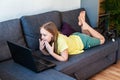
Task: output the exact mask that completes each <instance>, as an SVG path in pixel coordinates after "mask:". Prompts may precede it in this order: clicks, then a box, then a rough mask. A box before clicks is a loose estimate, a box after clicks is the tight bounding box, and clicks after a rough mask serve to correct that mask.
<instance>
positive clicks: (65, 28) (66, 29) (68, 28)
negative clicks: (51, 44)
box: [61, 22, 76, 36]
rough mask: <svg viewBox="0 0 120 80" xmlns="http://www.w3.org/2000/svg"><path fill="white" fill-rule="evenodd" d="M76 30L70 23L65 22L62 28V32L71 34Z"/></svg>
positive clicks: (67, 34)
mask: <svg viewBox="0 0 120 80" xmlns="http://www.w3.org/2000/svg"><path fill="white" fill-rule="evenodd" d="M74 32H76V31H75V30H74V29H73V28H72V27H71V26H70V25H69V24H68V23H66V22H63V25H62V29H61V33H62V34H64V35H66V36H69V35H71V34H72V33H74Z"/></svg>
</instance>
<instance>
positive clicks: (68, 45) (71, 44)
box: [57, 33, 84, 55]
mask: <svg viewBox="0 0 120 80" xmlns="http://www.w3.org/2000/svg"><path fill="white" fill-rule="evenodd" d="M57 44H58V50H57V52H58V54H60V53H61V52H62V51H64V50H65V49H68V53H69V55H74V54H80V53H82V52H84V50H83V48H84V46H83V43H82V40H81V38H80V37H79V36H77V35H71V36H69V37H67V36H65V35H63V34H60V33H59V35H58V40H57Z"/></svg>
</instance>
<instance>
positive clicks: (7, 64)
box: [0, 8, 118, 80]
mask: <svg viewBox="0 0 120 80" xmlns="http://www.w3.org/2000/svg"><path fill="white" fill-rule="evenodd" d="M81 10H84V9H83V8H80V9H75V10H70V11H64V12H60V11H50V12H46V13H41V14H36V15H30V16H22V17H21V18H20V19H13V20H9V21H4V22H0V80H48V79H49V80H86V79H89V78H90V77H91V76H93V75H94V74H96V73H98V72H100V71H102V70H103V69H105V68H107V67H108V66H110V65H111V64H113V63H115V62H116V55H117V52H118V40H116V41H115V42H112V41H106V42H105V44H104V45H101V46H96V47H93V48H90V49H88V50H85V52H83V53H82V54H78V55H74V56H69V57H70V58H69V60H68V61H67V62H59V61H56V60H55V59H54V58H53V57H51V56H44V55H42V54H41V53H40V51H39V50H38V46H39V42H38V39H39V37H40V35H39V26H41V25H42V24H44V23H45V22H48V21H53V22H55V24H56V25H57V27H58V29H59V30H61V26H62V23H63V22H67V23H69V24H70V25H71V26H72V28H73V29H75V30H76V31H80V27H79V26H78V25H77V23H78V18H77V17H78V15H79V12H80V11H81ZM86 21H87V22H88V24H90V23H89V19H88V17H86ZM7 40H9V41H12V42H15V43H17V44H20V45H23V46H25V47H28V48H30V49H31V50H32V51H35V52H36V54H37V55H38V56H42V57H43V58H46V59H48V60H50V61H52V62H53V63H55V64H56V67H54V68H51V69H48V70H45V71H43V72H40V73H35V72H33V71H31V70H29V69H27V68H25V67H23V66H21V65H19V64H16V63H15V62H14V61H13V59H12V57H11V55H10V51H9V48H8V46H7V43H6V41H7ZM63 46H64V45H63Z"/></svg>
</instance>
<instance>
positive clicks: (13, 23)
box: [0, 19, 25, 61]
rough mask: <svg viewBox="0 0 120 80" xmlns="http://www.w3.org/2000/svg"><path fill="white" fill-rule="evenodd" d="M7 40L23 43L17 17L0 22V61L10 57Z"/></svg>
mask: <svg viewBox="0 0 120 80" xmlns="http://www.w3.org/2000/svg"><path fill="white" fill-rule="evenodd" d="M7 40H9V41H13V42H17V43H18V44H21V45H25V42H24V37H23V34H22V29H21V25H20V20H19V19H14V20H9V21H4V22H0V61H2V60H5V59H8V58H10V57H11V55H10V52H9V48H8V46H7V43H6V41H7Z"/></svg>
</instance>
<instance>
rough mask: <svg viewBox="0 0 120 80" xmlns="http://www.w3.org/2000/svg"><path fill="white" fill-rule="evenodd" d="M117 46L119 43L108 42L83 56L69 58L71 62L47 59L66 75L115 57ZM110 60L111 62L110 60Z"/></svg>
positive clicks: (84, 53) (91, 49)
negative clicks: (98, 61)
mask: <svg viewBox="0 0 120 80" xmlns="http://www.w3.org/2000/svg"><path fill="white" fill-rule="evenodd" d="M116 45H117V42H111V41H110V42H107V43H105V44H104V45H101V46H96V47H93V48H90V49H88V50H86V51H85V52H83V53H82V54H77V55H74V56H69V61H67V62H59V61H56V60H54V59H52V58H49V57H46V58H47V59H49V60H51V61H52V62H54V63H55V64H56V65H57V66H56V67H55V69H56V70H58V71H63V72H66V73H72V72H75V71H77V70H79V69H80V68H83V67H84V66H86V65H89V64H92V63H94V62H95V61H97V60H101V59H103V58H105V57H108V56H109V55H111V54H114V55H115V54H116V50H117V46H116ZM108 50H109V51H108ZM109 60H110V61H111V59H110V58H109ZM83 63H84V64H83ZM81 64H82V65H81ZM76 66H79V67H76Z"/></svg>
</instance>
